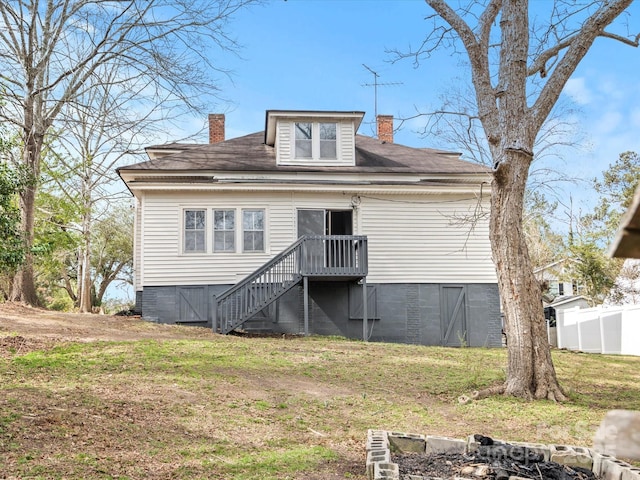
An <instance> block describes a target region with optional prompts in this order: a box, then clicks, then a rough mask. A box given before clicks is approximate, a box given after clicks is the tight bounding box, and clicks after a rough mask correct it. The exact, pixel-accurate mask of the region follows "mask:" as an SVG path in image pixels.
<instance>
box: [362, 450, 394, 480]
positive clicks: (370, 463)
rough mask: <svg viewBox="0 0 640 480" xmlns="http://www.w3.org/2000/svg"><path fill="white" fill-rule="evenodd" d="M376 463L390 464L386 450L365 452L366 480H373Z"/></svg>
mask: <svg viewBox="0 0 640 480" xmlns="http://www.w3.org/2000/svg"><path fill="white" fill-rule="evenodd" d="M376 463H391V452H390V451H389V450H387V449H385V450H372V451H370V452H367V478H373V470H374V465H375V464H376Z"/></svg>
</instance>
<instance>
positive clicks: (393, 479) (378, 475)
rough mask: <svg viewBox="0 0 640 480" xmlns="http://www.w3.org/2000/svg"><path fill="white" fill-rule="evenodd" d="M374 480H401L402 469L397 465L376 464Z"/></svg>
mask: <svg viewBox="0 0 640 480" xmlns="http://www.w3.org/2000/svg"><path fill="white" fill-rule="evenodd" d="M372 480H400V469H399V468H398V464H397V463H382V462H379V463H374V464H373V479H372Z"/></svg>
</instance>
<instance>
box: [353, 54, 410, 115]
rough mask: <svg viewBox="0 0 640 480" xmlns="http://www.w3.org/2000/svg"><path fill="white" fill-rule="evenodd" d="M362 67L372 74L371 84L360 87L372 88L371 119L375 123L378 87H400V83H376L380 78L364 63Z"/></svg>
mask: <svg viewBox="0 0 640 480" xmlns="http://www.w3.org/2000/svg"><path fill="white" fill-rule="evenodd" d="M362 66H363V67H364V68H366V69H367V70H369V71H370V72H371V73H372V74H373V83H363V84H362V86H363V87H373V98H374V102H373V118H374V123H375V121H376V119H377V118H378V86H381V87H388V86H393V85H402V82H390V83H378V77H379V76H380V75H378V72H374V71H373V70H372V69H371V68H369V67H367V66H366V65H365V64H364V63H363V64H362Z"/></svg>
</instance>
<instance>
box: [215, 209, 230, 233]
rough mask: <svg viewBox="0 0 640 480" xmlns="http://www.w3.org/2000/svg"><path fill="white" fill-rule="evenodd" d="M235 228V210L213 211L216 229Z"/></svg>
mask: <svg viewBox="0 0 640 480" xmlns="http://www.w3.org/2000/svg"><path fill="white" fill-rule="evenodd" d="M234 228H235V212H234V211H233V210H216V211H215V212H213V229H214V230H233V229H234Z"/></svg>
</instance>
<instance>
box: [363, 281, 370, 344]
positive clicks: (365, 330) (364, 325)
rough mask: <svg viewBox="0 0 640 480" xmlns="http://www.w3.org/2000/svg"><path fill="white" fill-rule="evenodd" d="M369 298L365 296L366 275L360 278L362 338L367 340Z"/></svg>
mask: <svg viewBox="0 0 640 480" xmlns="http://www.w3.org/2000/svg"><path fill="white" fill-rule="evenodd" d="M368 303H369V299H368V298H367V277H364V278H363V279H362V340H363V341H365V342H366V341H368V340H369V335H368V333H367V330H368V328H367V313H368V312H367V306H368Z"/></svg>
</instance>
